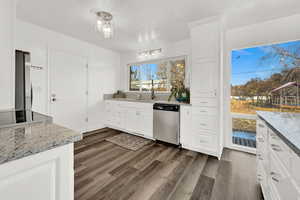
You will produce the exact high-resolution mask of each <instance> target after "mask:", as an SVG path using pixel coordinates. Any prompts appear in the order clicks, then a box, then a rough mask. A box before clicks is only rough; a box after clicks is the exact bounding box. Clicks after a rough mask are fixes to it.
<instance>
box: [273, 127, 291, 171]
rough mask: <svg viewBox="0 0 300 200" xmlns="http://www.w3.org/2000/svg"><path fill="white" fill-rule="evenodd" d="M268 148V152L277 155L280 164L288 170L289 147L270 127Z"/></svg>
mask: <svg viewBox="0 0 300 200" xmlns="http://www.w3.org/2000/svg"><path fill="white" fill-rule="evenodd" d="M269 149H270V152H272V153H273V154H274V155H276V156H278V158H279V160H280V161H281V162H282V164H283V165H284V166H285V167H286V169H287V170H289V169H290V158H291V154H290V151H289V147H288V146H287V145H286V144H285V143H284V142H283V141H282V140H281V139H280V138H279V137H278V136H277V134H276V133H274V132H273V131H272V130H271V129H269Z"/></svg>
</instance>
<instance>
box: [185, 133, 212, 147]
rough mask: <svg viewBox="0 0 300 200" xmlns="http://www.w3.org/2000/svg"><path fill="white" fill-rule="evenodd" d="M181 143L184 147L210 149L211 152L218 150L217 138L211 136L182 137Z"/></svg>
mask: <svg viewBox="0 0 300 200" xmlns="http://www.w3.org/2000/svg"><path fill="white" fill-rule="evenodd" d="M181 142H182V144H184V145H187V146H191V147H193V148H196V149H209V150H211V151H216V150H217V144H218V141H217V137H216V136H215V135H210V134H203V135H200V134H193V133H191V134H189V135H185V136H183V137H181Z"/></svg>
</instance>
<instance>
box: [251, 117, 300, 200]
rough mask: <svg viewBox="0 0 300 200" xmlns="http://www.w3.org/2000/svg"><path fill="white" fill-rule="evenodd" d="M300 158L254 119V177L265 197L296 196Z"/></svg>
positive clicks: (285, 198)
mask: <svg viewBox="0 0 300 200" xmlns="http://www.w3.org/2000/svg"><path fill="white" fill-rule="evenodd" d="M299 169H300V159H299V156H298V155H296V154H295V153H294V152H293V151H292V149H290V148H289V147H288V146H287V145H286V144H285V143H284V142H283V141H282V140H281V138H280V137H278V135H277V133H275V132H274V131H273V129H271V128H270V127H268V125H267V124H266V123H265V122H264V121H262V120H260V119H258V120H257V180H258V182H259V183H260V185H261V188H262V191H263V194H264V198H265V199H266V200H288V199H291V200H292V199H293V200H299V199H300V182H299V177H300V175H299Z"/></svg>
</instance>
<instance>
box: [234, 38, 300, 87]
mask: <svg viewBox="0 0 300 200" xmlns="http://www.w3.org/2000/svg"><path fill="white" fill-rule="evenodd" d="M273 46H279V47H283V48H288V47H291V46H299V47H300V41H294V42H287V43H282V44H277V45H273ZM271 50H272V47H271V46H270V45H269V46H259V47H254V48H246V49H240V50H234V51H232V53H231V58H232V61H231V65H232V66H231V67H232V72H231V84H232V85H242V84H245V83H246V82H247V81H249V80H250V79H251V78H261V79H266V78H268V77H270V76H271V75H272V74H273V73H277V72H280V71H281V70H282V69H283V67H282V66H281V65H280V64H279V59H269V60H268V61H266V62H262V61H261V58H262V57H263V56H264V55H266V54H267V53H268V52H270V51H271Z"/></svg>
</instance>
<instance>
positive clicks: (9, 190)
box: [0, 120, 82, 200]
mask: <svg viewBox="0 0 300 200" xmlns="http://www.w3.org/2000/svg"><path fill="white" fill-rule="evenodd" d="M81 139H82V134H80V133H77V132H74V131H72V130H70V129H68V128H64V127H61V126H59V125H56V124H53V123H51V122H49V121H47V120H46V121H43V120H40V121H39V122H35V123H21V124H16V125H15V126H12V125H10V126H8V127H4V128H0V196H1V199H5V200H20V199H26V200H27V199H28V200H54V199H55V200H72V199H74V164H73V163H74V161H73V160H74V156H73V143H74V142H76V141H79V140H81Z"/></svg>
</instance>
